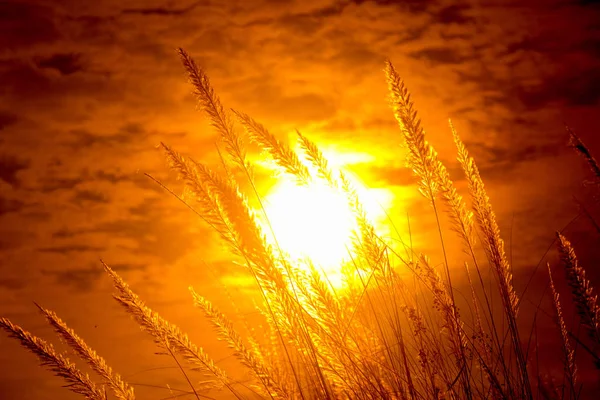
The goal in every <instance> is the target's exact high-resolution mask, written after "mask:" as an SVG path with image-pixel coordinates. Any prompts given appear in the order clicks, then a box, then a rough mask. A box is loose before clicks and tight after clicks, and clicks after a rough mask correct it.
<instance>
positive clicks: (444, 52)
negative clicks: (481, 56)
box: [410, 47, 469, 65]
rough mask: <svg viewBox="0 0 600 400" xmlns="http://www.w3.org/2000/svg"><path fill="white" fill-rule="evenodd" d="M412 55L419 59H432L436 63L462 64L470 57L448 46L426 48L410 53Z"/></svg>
mask: <svg viewBox="0 0 600 400" xmlns="http://www.w3.org/2000/svg"><path fill="white" fill-rule="evenodd" d="M410 56H411V57H414V58H416V59H418V60H427V61H431V62H433V63H434V64H436V65H443V64H462V63H463V62H465V61H466V60H468V59H469V57H466V56H463V55H460V54H459V53H458V50H455V49H454V50H453V49H451V48H447V47H438V48H426V49H422V50H418V51H414V52H412V53H410Z"/></svg>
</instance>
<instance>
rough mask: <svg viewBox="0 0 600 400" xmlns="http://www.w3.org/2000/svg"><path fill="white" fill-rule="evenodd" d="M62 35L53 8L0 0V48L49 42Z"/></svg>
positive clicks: (19, 47)
mask: <svg viewBox="0 0 600 400" xmlns="http://www.w3.org/2000/svg"><path fill="white" fill-rule="evenodd" d="M61 36H62V35H61V33H60V30H59V29H58V27H57V24H56V19H55V15H54V11H53V10H52V8H50V7H47V6H44V5H41V4H34V3H26V2H22V1H3V2H0V49H11V50H15V49H21V48H24V47H28V46H31V45H39V44H49V43H52V42H55V41H57V40H58V39H60V38H61Z"/></svg>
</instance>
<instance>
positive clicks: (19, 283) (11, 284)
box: [0, 276, 27, 290]
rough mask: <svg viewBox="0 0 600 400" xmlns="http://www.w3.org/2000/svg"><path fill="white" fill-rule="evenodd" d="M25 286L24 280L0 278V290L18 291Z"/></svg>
mask: <svg viewBox="0 0 600 400" xmlns="http://www.w3.org/2000/svg"><path fill="white" fill-rule="evenodd" d="M26 286H27V282H26V281H25V280H24V279H21V278H17V277H12V278H11V277H5V276H3V277H1V278H0V288H4V289H8V290H19V289H23V288H24V287H26Z"/></svg>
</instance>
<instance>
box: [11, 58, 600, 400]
mask: <svg viewBox="0 0 600 400" xmlns="http://www.w3.org/2000/svg"><path fill="white" fill-rule="evenodd" d="M179 54H180V56H181V59H182V61H183V65H184V67H185V69H186V71H187V73H188V75H189V78H190V82H191V84H192V85H193V87H194V91H195V95H196V96H197V98H198V100H199V103H200V106H201V108H202V110H203V111H205V112H206V113H207V114H208V117H209V119H210V121H211V124H212V126H213V127H214V128H215V129H216V131H217V132H218V134H219V135H220V138H221V140H222V143H223V144H224V149H225V153H226V156H227V157H222V158H221V160H222V168H221V171H219V170H216V169H211V168H210V167H209V166H207V165H205V164H202V163H199V162H197V161H195V160H193V159H191V158H187V157H184V156H182V155H181V154H179V153H178V152H176V151H175V150H174V149H172V148H171V147H169V146H167V145H165V144H162V148H163V150H164V152H165V154H166V156H167V158H168V160H169V162H170V164H171V166H172V168H173V169H174V170H176V171H177V172H178V174H179V176H180V177H181V178H182V179H183V180H184V181H185V184H186V195H187V197H186V200H185V203H186V205H187V206H188V207H189V208H190V209H192V210H193V211H194V212H195V213H196V214H197V215H198V216H200V217H201V218H202V219H203V220H205V221H206V223H207V224H209V225H210V226H211V227H212V228H213V229H214V230H215V231H216V232H217V233H218V234H219V236H220V237H221V238H222V240H223V241H224V242H225V243H226V245H227V246H228V248H229V249H230V251H231V253H232V256H234V257H236V258H237V259H238V260H240V262H241V263H242V264H244V265H245V267H246V268H247V269H248V271H249V272H250V274H251V275H252V277H253V278H254V280H255V282H256V285H257V287H258V288H259V289H260V294H261V296H262V306H261V307H260V311H261V313H262V318H263V320H264V323H265V326H266V328H265V329H266V330H267V332H266V334H265V335H262V336H261V338H260V339H259V338H256V337H253V335H249V336H248V337H243V336H242V335H241V334H240V333H238V331H237V330H236V328H235V327H234V326H233V324H232V322H231V321H230V320H229V319H228V318H227V317H226V316H225V315H223V314H222V313H221V312H220V311H219V310H217V309H216V308H215V307H214V306H213V305H212V304H211V303H210V302H209V301H208V300H207V299H205V298H204V297H202V296H201V295H199V294H198V293H196V292H195V291H194V289H193V288H190V291H191V295H192V298H193V303H194V305H195V306H196V307H198V308H199V309H200V310H201V311H202V312H203V314H204V315H205V317H206V318H207V319H208V320H209V321H210V322H211V323H212V324H213V325H214V328H215V330H216V333H217V335H218V337H219V339H221V340H223V341H225V342H226V343H227V344H228V346H229V347H230V348H231V349H232V352H233V353H234V355H235V357H236V358H237V359H238V360H239V362H240V363H241V364H242V365H243V366H244V367H245V368H246V369H247V371H248V373H249V375H250V376H251V378H252V379H251V382H249V383H248V382H244V383H241V382H239V381H236V380H234V379H232V378H231V377H230V376H229V375H228V373H227V372H225V371H224V370H223V369H222V368H220V367H219V366H218V365H216V364H215V362H214V361H213V360H212V359H211V358H210V357H209V355H208V354H207V353H206V352H205V350H204V349H203V348H201V347H199V346H197V345H195V344H194V343H192V341H191V340H190V339H189V338H188V336H187V335H186V334H185V333H183V332H182V331H181V330H180V329H179V328H178V327H177V326H176V325H175V324H173V323H171V322H169V321H166V320H164V319H163V318H162V317H161V316H160V315H158V314H157V313H156V312H155V311H153V310H151V309H150V308H149V307H148V306H146V305H145V304H144V302H143V301H142V300H141V299H140V298H139V297H138V296H137V295H136V294H135V293H134V292H133V291H132V290H131V289H130V288H129V286H128V285H127V284H126V283H125V282H124V281H123V280H122V279H121V278H120V277H119V276H118V275H117V274H116V273H115V272H114V271H113V270H112V269H111V268H110V267H109V266H108V265H106V264H103V265H104V268H105V270H106V271H107V273H108V274H109V275H110V277H111V278H112V279H113V281H114V286H115V288H116V291H117V293H116V294H115V299H116V300H117V301H118V302H119V303H120V304H121V305H122V306H123V307H124V309H125V310H126V311H127V312H128V313H129V314H131V315H132V316H133V317H134V318H135V320H136V321H137V322H138V323H139V324H140V326H141V327H142V328H143V329H144V330H145V331H147V332H148V334H150V335H151V337H152V338H153V340H154V341H155V343H156V345H158V346H159V347H160V348H161V349H162V350H163V351H164V352H165V353H166V354H168V355H170V356H172V357H173V359H174V361H175V362H176V363H177V366H178V367H179V369H180V371H181V373H182V374H183V375H184V376H185V379H186V381H187V382H188V383H189V390H188V392H187V393H188V394H189V395H190V396H193V397H195V398H198V399H199V398H202V397H207V396H208V393H209V392H210V391H212V390H216V389H220V390H223V391H228V392H229V393H230V394H231V395H233V396H235V397H236V398H266V399H268V398H271V399H275V398H277V399H279V398H283V399H306V400H308V399H410V400H417V399H533V398H546V399H577V398H579V397H581V395H582V393H584V392H585V388H582V384H581V383H580V382H579V381H578V369H577V357H576V352H575V347H576V346H577V345H582V346H583V347H584V348H585V349H587V351H588V353H589V354H591V355H592V357H593V359H595V360H596V361H598V360H600V358H599V356H600V354H598V353H596V352H594V349H597V348H598V345H600V307H599V306H598V302H597V297H596V295H595V294H594V290H593V289H592V286H591V284H590V282H589V280H588V279H587V278H586V275H585V272H584V269H583V267H582V266H581V265H580V264H579V263H578V260H577V257H576V255H575V251H574V249H573V247H572V245H571V243H570V242H569V240H568V239H567V238H566V237H564V236H563V235H562V234H561V233H557V239H558V240H557V243H558V250H559V252H560V254H561V260H562V263H563V265H564V269H565V271H566V277H567V280H568V283H569V285H570V288H571V293H572V296H573V299H574V304H575V306H576V308H577V312H578V314H579V316H580V322H581V324H582V325H583V326H584V327H585V328H586V329H587V331H588V333H589V335H587V336H585V337H582V338H579V337H578V336H577V335H576V334H574V333H573V332H571V331H569V328H568V327H567V324H566V323H565V320H564V318H563V311H562V309H561V302H560V297H559V294H558V293H557V290H556V288H555V286H554V281H552V277H550V279H551V280H550V286H551V297H552V303H553V305H554V309H555V313H554V317H555V319H556V330H555V332H554V334H556V338H557V341H558V343H560V346H561V347H562V361H563V363H562V366H563V367H564V368H563V372H562V374H561V375H559V376H554V377H552V378H553V379H550V378H547V377H542V376H541V374H540V372H539V369H538V368H537V367H536V366H535V365H534V364H533V363H532V362H530V360H531V358H532V356H531V353H530V351H529V349H530V347H531V343H529V342H530V341H531V335H530V334H523V332H520V330H519V327H518V324H517V320H518V318H519V315H518V314H519V305H520V302H521V299H520V298H519V295H518V294H517V293H516V291H515V289H514V287H513V282H512V272H511V266H510V265H509V262H508V260H507V256H506V254H505V249H504V242H503V240H502V238H501V235H500V231H499V228H498V224H497V222H496V216H495V214H494V211H493V210H492V206H491V204H490V201H489V198H488V195H487V194H486V190H485V186H484V184H483V181H482V179H481V176H480V174H479V171H478V169H477V166H476V164H475V162H474V160H473V158H472V157H471V156H470V155H469V152H468V151H467V149H466V147H465V145H464V144H463V142H462V141H461V139H460V138H459V136H458V134H457V133H456V131H455V130H454V127H453V126H452V124H450V128H451V131H452V134H453V135H454V142H455V144H456V147H457V154H458V157H457V158H458V162H459V163H460V165H461V166H462V169H463V170H464V174H465V176H466V180H467V182H468V193H469V198H468V199H467V200H465V199H463V197H461V195H460V194H459V193H458V191H457V190H456V188H455V186H454V184H453V182H452V181H451V179H450V176H449V173H448V171H447V169H446V167H445V166H444V165H443V163H442V162H441V161H440V159H439V158H438V155H437V153H436V151H435V150H434V148H433V147H432V146H431V144H429V143H428V142H427V140H426V138H425V131H424V130H423V128H422V126H421V121H420V119H419V116H418V115H417V111H416V110H415V108H414V105H413V102H412V100H411V97H410V95H409V92H408V90H407V88H406V87H405V84H404V82H403V81H402V79H401V78H400V76H399V75H398V73H397V72H396V70H395V69H394V67H393V66H392V64H391V63H389V62H388V63H387V65H386V76H387V81H388V84H389V91H390V100H391V105H392V107H393V112H394V114H395V117H396V119H397V120H398V123H399V127H400V132H401V137H402V140H403V142H404V143H405V144H406V147H407V149H408V156H407V157H408V158H407V163H408V166H409V167H410V168H411V169H412V170H413V171H414V174H415V176H416V178H417V180H418V186H419V191H420V192H421V193H422V195H423V196H424V197H425V198H426V199H427V200H428V201H429V203H430V205H431V207H432V210H433V213H434V214H435V217H436V219H437V221H438V228H439V227H440V214H441V213H442V212H445V213H447V214H448V216H449V217H450V219H451V221H452V225H453V230H454V232H455V233H456V234H457V235H458V236H459V238H460V240H461V241H462V243H463V245H464V250H465V252H466V253H467V254H468V256H469V262H468V263H465V264H464V269H462V268H460V267H459V268H457V266H455V265H453V263H452V261H451V260H448V259H447V257H446V249H445V248H444V239H443V234H442V229H441V228H439V229H438V231H439V232H436V233H435V234H436V235H438V233H439V238H440V244H441V247H442V253H443V254H444V261H443V263H442V268H440V269H439V270H438V268H436V267H434V266H433V265H432V263H431V262H430V261H429V259H428V257H426V256H425V255H423V254H416V253H415V252H413V249H412V248H410V246H406V248H405V249H404V250H405V253H403V254H400V251H399V250H398V249H395V248H394V247H393V246H391V245H390V244H389V243H387V242H386V240H384V239H382V238H381V237H380V236H379V235H378V233H377V230H376V228H375V226H374V225H373V223H372V222H371V221H370V220H369V218H368V216H367V213H366V211H365V208H364V207H363V205H362V204H361V201H360V199H359V197H358V195H357V191H356V189H355V188H354V187H353V185H352V183H351V181H350V180H349V179H348V177H347V176H346V175H345V174H344V173H343V172H340V171H336V170H333V169H332V168H331V167H330V166H329V164H328V162H327V160H326V159H325V157H324V156H323V154H322V153H321V151H320V150H319V148H318V146H317V145H316V144H315V143H313V142H312V141H311V140H310V139H309V138H307V137H306V136H304V135H302V134H301V133H299V132H298V139H299V142H300V146H301V148H302V150H303V151H302V153H303V154H301V155H299V154H297V153H296V152H295V151H294V150H293V149H292V148H290V147H289V146H287V145H285V144H284V143H282V142H281V141H279V140H278V139H277V138H276V137H275V136H274V135H273V134H271V133H269V131H268V130H267V129H266V128H265V127H264V126H263V125H261V124H260V123H258V122H256V121H255V120H254V119H252V118H251V117H250V116H248V115H246V114H243V113H241V112H237V111H229V110H226V109H225V108H224V107H223V106H222V104H221V102H220V100H219V98H218V97H217V95H216V94H215V92H214V90H213V88H212V87H211V85H210V82H209V79H208V77H207V76H206V74H205V73H204V71H203V70H202V69H200V68H199V67H198V66H197V65H196V63H195V62H194V61H193V60H192V58H191V57H190V56H189V55H188V54H187V53H186V52H185V51H183V50H180V52H179ZM235 123H239V124H240V125H241V126H242V127H243V128H244V129H243V133H240V132H238V131H237V130H236V125H235ZM570 136H571V140H572V145H573V147H575V148H576V149H577V150H578V151H579V152H580V153H581V154H582V155H583V156H584V157H585V158H586V160H587V162H588V163H589V164H590V166H591V167H592V170H593V171H594V173H595V174H596V178H598V179H600V169H599V168H598V164H597V162H596V161H595V160H594V158H593V157H592V155H591V154H590V152H589V151H588V148H587V147H586V146H585V145H584V144H583V143H582V142H581V140H580V139H579V138H578V137H577V136H576V135H575V134H574V133H572V132H570ZM249 141H251V142H253V143H255V144H257V145H258V146H259V147H260V148H262V149H263V150H264V151H265V152H267V153H268V154H269V156H270V157H271V158H272V159H273V160H274V162H275V163H276V165H277V166H278V167H280V168H281V169H282V170H283V171H285V173H287V174H289V175H291V176H293V177H295V178H296V180H297V182H298V184H299V185H310V184H311V182H314V181H319V180H321V181H325V182H326V183H327V184H329V185H330V186H331V187H333V188H335V189H336V190H339V191H340V192H341V193H344V194H345V196H346V197H347V199H348V204H349V206H350V208H351V209H352V211H353V215H354V217H355V218H356V226H357V227H358V228H357V229H356V231H355V232H354V235H353V247H352V249H351V256H352V257H351V262H350V263H348V265H347V266H346V267H345V268H343V274H344V287H343V289H342V290H336V289H334V288H332V286H331V285H330V284H329V282H328V281H327V277H326V276H324V275H323V274H322V273H321V271H320V270H319V267H318V266H316V265H313V264H312V263H311V261H310V260H305V261H300V262H297V261H294V262H291V261H290V259H289V258H288V256H287V255H286V254H285V252H284V251H282V249H280V248H279V246H278V245H277V242H276V240H275V241H269V240H267V237H268V236H269V234H270V233H271V232H269V230H270V228H269V224H268V223H267V225H266V228H265V225H264V224H260V223H259V221H258V216H259V215H260V214H261V213H263V212H264V209H262V208H261V207H258V208H257V209H252V208H251V207H250V206H249V197H248V195H247V194H245V193H242V191H241V189H240V184H239V182H240V181H241V180H245V182H246V184H248V183H249V186H248V187H250V188H251V189H250V191H251V193H250V196H253V197H256V199H257V200H258V204H259V205H260V204H262V203H261V202H260V196H259V195H258V191H257V190H256V186H255V181H254V178H253V174H252V163H251V162H250V161H249V160H248V157H247V154H246V147H245V146H246V145H247V144H248V142H249ZM313 171H316V172H313ZM266 217H267V221H268V216H266ZM315 228H317V227H315ZM275 239H276V238H275ZM476 239H478V240H476ZM482 250H483V251H482ZM406 271H409V272H408V273H406ZM457 271H459V272H460V273H457ZM488 272H491V273H492V275H493V276H494V277H495V279H493V282H495V286H494V287H492V286H490V284H489V280H488V279H487V278H484V276H487V274H488ZM456 275H459V276H456ZM453 279H455V280H461V281H464V282H468V286H467V287H468V288H469V290H470V294H469V295H468V296H467V297H468V299H467V300H466V301H464V304H461V307H459V306H458V300H457V299H458V296H457V295H456V293H455V292H456V289H455V286H453V283H452V280H453ZM498 300H499V301H498ZM499 305H500V306H499ZM40 310H41V311H42V313H43V315H44V316H45V317H46V318H47V319H48V321H49V323H50V324H51V325H52V326H53V327H54V328H55V330H56V331H57V332H58V334H59V335H60V337H61V338H62V339H63V340H64V341H66V343H67V344H68V345H69V346H70V347H71V348H72V349H73V350H74V352H75V353H76V354H77V355H78V356H79V357H80V358H81V359H82V360H83V361H85V362H87V363H88V364H89V366H90V367H91V369H92V370H93V371H94V372H95V373H96V374H97V375H98V377H100V378H101V379H102V381H101V383H100V384H98V383H94V381H93V380H92V379H91V378H90V377H89V376H88V375H86V374H84V373H82V372H81V371H80V370H79V369H77V368H76V367H75V365H74V364H73V363H71V362H70V361H69V360H68V359H67V358H66V356H65V355H63V354H59V353H58V352H57V351H56V350H55V349H54V348H53V347H52V345H50V344H49V343H47V342H46V341H44V340H42V339H40V338H38V337H35V336H33V335H31V334H30V333H29V332H27V331H25V330H23V329H22V328H21V327H19V326H17V325H15V324H13V323H12V322H11V321H9V320H7V319H5V318H2V319H0V327H2V328H3V329H4V330H6V331H7V332H8V334H9V335H10V336H12V337H14V338H15V339H17V340H19V341H20V342H21V344H22V345H23V346H24V347H26V348H28V349H29V350H30V351H31V352H33V353H35V354H36V355H37V356H38V357H39V359H40V360H41V362H42V364H43V365H45V366H47V367H49V368H50V369H51V370H52V371H53V372H55V373H56V374H57V375H59V376H61V377H63V378H64V379H65V380H66V381H67V382H68V388H69V389H70V390H72V391H74V392H77V393H80V394H82V395H83V396H85V397H86V398H88V399H107V398H109V397H113V398H116V399H121V400H124V399H127V400H132V399H134V390H133V388H132V387H131V386H130V385H129V384H127V383H126V382H124V381H123V379H122V378H121V377H120V376H119V375H118V374H116V373H115V372H113V371H112V370H111V368H110V367H108V366H107V364H106V362H105V361H104V359H102V358H101V357H100V356H99V355H98V354H96V352H95V351H94V350H92V349H91V348H90V347H89V346H88V345H87V344H86V343H85V342H84V341H83V339H81V338H80V337H79V336H77V334H76V333H75V332H74V331H73V330H71V329H70V328H69V327H68V326H67V325H66V324H65V322H63V321H62V320H61V319H60V318H58V317H57V316H56V314H54V313H53V312H52V311H49V310H47V309H44V308H42V307H40ZM465 310H466V311H467V312H466V311H465ZM590 367H591V366H587V365H586V366H584V367H583V368H590ZM595 367H597V368H600V363H597V364H596V366H595ZM108 393H112V394H111V395H110V396H109V394H108Z"/></svg>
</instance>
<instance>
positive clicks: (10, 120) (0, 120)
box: [0, 110, 19, 130]
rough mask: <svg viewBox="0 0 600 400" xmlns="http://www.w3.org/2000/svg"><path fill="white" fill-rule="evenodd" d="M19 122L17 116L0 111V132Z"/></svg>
mask: <svg viewBox="0 0 600 400" xmlns="http://www.w3.org/2000/svg"><path fill="white" fill-rule="evenodd" d="M18 120H19V117H18V116H17V114H15V113H12V112H10V111H6V110H0V130H2V129H4V128H7V127H9V126H11V125H13V124H15V123H16V122H17V121H18Z"/></svg>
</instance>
